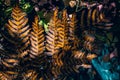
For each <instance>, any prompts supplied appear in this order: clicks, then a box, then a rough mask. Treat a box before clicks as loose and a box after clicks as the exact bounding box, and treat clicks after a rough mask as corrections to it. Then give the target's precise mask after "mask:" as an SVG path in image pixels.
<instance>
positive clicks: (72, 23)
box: [69, 14, 76, 41]
mask: <svg viewBox="0 0 120 80" xmlns="http://www.w3.org/2000/svg"><path fill="white" fill-rule="evenodd" d="M69 26H70V27H69V33H70V34H69V35H70V36H69V40H70V41H74V39H75V27H76V16H75V14H72V17H71V18H70V23H69Z"/></svg>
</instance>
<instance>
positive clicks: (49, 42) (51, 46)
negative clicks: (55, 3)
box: [46, 9, 60, 55]
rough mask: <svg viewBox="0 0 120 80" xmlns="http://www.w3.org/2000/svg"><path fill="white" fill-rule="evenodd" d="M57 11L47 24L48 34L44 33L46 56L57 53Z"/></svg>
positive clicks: (58, 21)
mask: <svg viewBox="0 0 120 80" xmlns="http://www.w3.org/2000/svg"><path fill="white" fill-rule="evenodd" d="M57 15H58V9H56V10H55V11H54V15H53V17H52V19H51V20H50V22H49V26H48V32H47V33H46V34H47V35H46V50H47V52H46V54H47V55H53V54H56V53H58V52H59V46H58V43H57V42H58V31H57V26H58V24H59V23H60V20H58V16H57Z"/></svg>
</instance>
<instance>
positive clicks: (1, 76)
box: [0, 72, 12, 80]
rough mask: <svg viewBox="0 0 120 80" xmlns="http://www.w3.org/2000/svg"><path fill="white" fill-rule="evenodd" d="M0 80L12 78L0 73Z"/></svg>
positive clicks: (10, 79)
mask: <svg viewBox="0 0 120 80" xmlns="http://www.w3.org/2000/svg"><path fill="white" fill-rule="evenodd" d="M0 80H12V77H10V76H9V75H8V74H6V73H4V72H0Z"/></svg>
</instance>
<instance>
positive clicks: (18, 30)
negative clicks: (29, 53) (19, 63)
mask: <svg viewBox="0 0 120 80" xmlns="http://www.w3.org/2000/svg"><path fill="white" fill-rule="evenodd" d="M11 17H12V19H9V20H8V24H6V28H7V30H8V33H9V35H10V37H11V38H8V36H6V37H5V38H6V39H7V40H8V41H10V43H12V44H14V45H15V46H16V47H17V49H18V52H19V53H21V52H23V51H24V50H26V49H27V48H28V46H29V32H30V28H29V25H27V23H28V18H27V17H26V13H24V12H22V11H21V9H20V8H19V7H18V6H16V7H14V8H13V10H12V14H11Z"/></svg>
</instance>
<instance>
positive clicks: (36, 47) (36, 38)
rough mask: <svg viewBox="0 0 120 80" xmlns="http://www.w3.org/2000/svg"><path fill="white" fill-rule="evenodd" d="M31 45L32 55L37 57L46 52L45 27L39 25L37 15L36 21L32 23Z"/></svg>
mask: <svg viewBox="0 0 120 80" xmlns="http://www.w3.org/2000/svg"><path fill="white" fill-rule="evenodd" d="M30 41H31V46H30V56H31V57H33V58H34V57H35V56H39V55H40V54H42V53H43V52H44V49H45V45H44V41H45V35H44V29H43V27H42V26H39V19H38V16H36V17H35V21H34V22H33V25H32V31H31V36H30Z"/></svg>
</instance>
